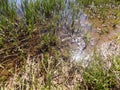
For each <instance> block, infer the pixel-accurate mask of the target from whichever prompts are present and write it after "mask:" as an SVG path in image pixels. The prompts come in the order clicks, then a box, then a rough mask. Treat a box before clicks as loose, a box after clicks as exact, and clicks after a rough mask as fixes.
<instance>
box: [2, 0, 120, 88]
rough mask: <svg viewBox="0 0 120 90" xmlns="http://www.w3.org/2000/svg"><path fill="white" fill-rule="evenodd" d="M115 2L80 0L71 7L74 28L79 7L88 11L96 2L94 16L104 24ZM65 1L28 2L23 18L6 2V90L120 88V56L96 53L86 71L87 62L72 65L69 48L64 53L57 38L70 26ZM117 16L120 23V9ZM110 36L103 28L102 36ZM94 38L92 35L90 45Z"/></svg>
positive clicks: (4, 39)
mask: <svg viewBox="0 0 120 90" xmlns="http://www.w3.org/2000/svg"><path fill="white" fill-rule="evenodd" d="M112 2H114V5H119V1H110V0H76V3H78V4H79V5H81V6H80V7H78V6H79V5H77V6H76V5H75V4H76V3H75V4H74V3H69V5H70V7H69V8H72V11H73V12H74V13H73V14H74V15H73V17H72V20H73V21H72V24H71V25H70V27H69V28H72V29H74V28H75V27H74V20H75V18H76V17H75V16H76V14H77V13H78V11H79V9H80V8H83V7H84V8H85V9H86V11H87V10H88V7H89V6H90V5H91V4H92V5H95V6H94V7H93V8H92V9H89V10H90V11H89V12H88V13H87V14H88V15H90V14H94V13H95V15H96V16H95V17H93V18H97V15H100V16H101V17H100V19H101V20H102V21H104V20H105V19H106V16H107V11H108V12H110V14H111V11H109V10H108V9H110V7H107V6H105V5H107V4H109V5H111V3H112ZM65 3H66V2H65V1H64V0H41V1H40V0H34V1H32V0H30V2H28V1H27V0H22V1H21V5H20V7H21V10H22V15H23V16H22V17H20V16H19V15H17V13H16V11H17V6H16V3H14V2H12V3H11V4H9V3H8V1H7V0H1V1H0V72H1V73H0V89H1V90H68V89H70V90H119V89H120V84H119V83H120V79H119V76H120V72H119V71H120V66H119V64H120V62H119V60H120V57H119V56H108V58H107V59H106V60H104V59H103V58H102V56H100V55H99V53H97V50H95V52H94V55H93V57H92V59H93V60H92V61H91V62H90V63H88V65H87V67H83V66H82V64H81V62H72V61H70V59H69V54H66V52H67V51H66V50H62V52H61V49H62V46H63V45H61V44H62V43H61V41H60V40H59V39H58V37H57V30H60V29H61V27H62V24H64V22H62V20H61V18H62V17H61V16H62V15H61V13H62V11H63V10H64V8H65ZM101 5H102V7H101ZM99 7H100V8H99ZM98 10H100V12H98ZM93 12H94V13H93ZM113 12H115V13H114V14H115V15H116V16H117V19H115V20H116V21H114V22H113V24H115V25H116V24H117V23H118V22H119V16H120V15H119V10H118V9H116V8H115V9H113ZM90 16H91V15H90ZM91 21H92V18H91ZM106 21H107V20H106ZM58 26H59V27H58ZM105 30H106V29H105ZM106 32H108V31H104V30H103V29H102V32H101V33H102V34H104V33H106ZM89 37H90V36H89V33H87V34H86V36H85V39H86V43H88V42H89Z"/></svg>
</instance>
